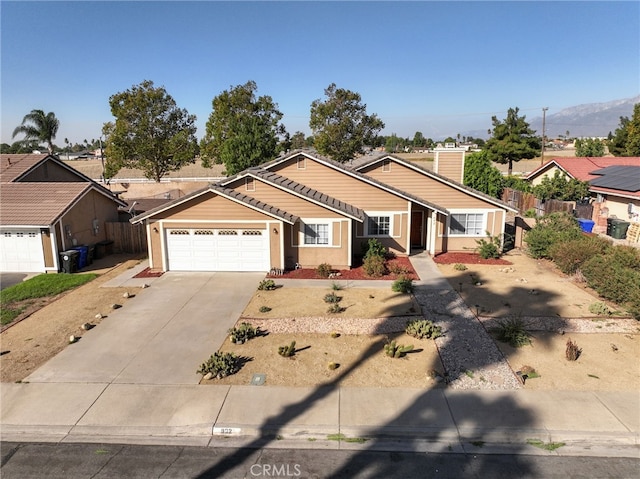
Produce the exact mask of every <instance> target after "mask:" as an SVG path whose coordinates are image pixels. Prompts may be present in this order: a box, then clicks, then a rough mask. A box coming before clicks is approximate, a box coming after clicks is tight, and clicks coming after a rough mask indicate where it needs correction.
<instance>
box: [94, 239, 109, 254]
mask: <svg viewBox="0 0 640 479" xmlns="http://www.w3.org/2000/svg"><path fill="white" fill-rule="evenodd" d="M110 254H113V241H112V240H104V241H99V242H98V243H96V252H95V258H96V259H100V258H104V257H105V256H109V255H110Z"/></svg>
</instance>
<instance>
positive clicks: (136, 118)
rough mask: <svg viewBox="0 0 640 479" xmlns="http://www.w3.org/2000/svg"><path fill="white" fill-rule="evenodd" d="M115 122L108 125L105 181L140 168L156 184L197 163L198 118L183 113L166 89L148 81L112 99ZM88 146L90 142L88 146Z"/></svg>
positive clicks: (106, 131) (105, 126) (110, 101)
mask: <svg viewBox="0 0 640 479" xmlns="http://www.w3.org/2000/svg"><path fill="white" fill-rule="evenodd" d="M109 106H110V107H111V114H112V115H113V116H114V117H115V122H109V123H105V125H104V126H103V129H102V131H103V133H104V134H105V136H106V148H105V154H106V157H107V161H106V165H105V177H111V176H113V175H114V174H115V173H116V172H117V171H118V170H119V169H120V168H123V167H129V168H138V169H140V170H142V171H143V172H144V174H145V176H146V177H147V178H149V179H153V180H155V181H158V182H159V181H160V179H161V178H162V177H163V176H164V175H165V174H167V173H168V172H170V171H177V170H179V169H180V168H182V167H183V166H184V165H188V164H192V163H195V155H196V154H197V151H198V142H197V140H196V137H195V134H196V126H195V121H196V117H195V115H189V113H188V112H187V110H185V109H180V108H178V106H177V105H176V102H175V101H174V99H173V98H172V97H171V95H169V94H168V93H167V91H166V90H165V88H164V87H154V86H153V82H152V81H150V80H145V81H143V82H142V83H140V84H139V85H134V86H132V87H131V89H129V90H126V91H124V92H120V93H116V94H115V95H112V96H111V97H110V98H109ZM87 143H88V142H87Z"/></svg>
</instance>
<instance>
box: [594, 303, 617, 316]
mask: <svg viewBox="0 0 640 479" xmlns="http://www.w3.org/2000/svg"><path fill="white" fill-rule="evenodd" d="M589 312H590V313H591V314H596V315H598V316H611V315H612V314H613V313H612V312H611V310H610V309H609V307H608V306H607V305H606V304H605V303H602V302H600V301H597V302H595V303H591V304H590V305H589Z"/></svg>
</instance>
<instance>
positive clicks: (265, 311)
mask: <svg viewBox="0 0 640 479" xmlns="http://www.w3.org/2000/svg"><path fill="white" fill-rule="evenodd" d="M269 311H271V308H270V307H269V306H260V312H261V313H268V312H269Z"/></svg>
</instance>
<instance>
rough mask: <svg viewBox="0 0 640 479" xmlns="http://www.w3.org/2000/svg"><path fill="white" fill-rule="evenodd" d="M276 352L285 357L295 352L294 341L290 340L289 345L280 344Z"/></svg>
mask: <svg viewBox="0 0 640 479" xmlns="http://www.w3.org/2000/svg"><path fill="white" fill-rule="evenodd" d="M278 354H279V355H280V356H282V357H285V358H290V357H291V356H293V355H294V354H296V342H295V341H291V344H290V345H289V346H280V347H279V348H278Z"/></svg>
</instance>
